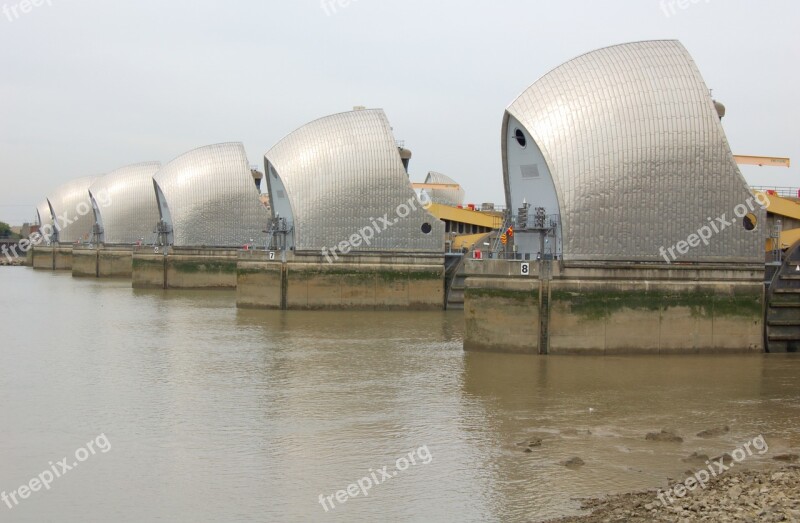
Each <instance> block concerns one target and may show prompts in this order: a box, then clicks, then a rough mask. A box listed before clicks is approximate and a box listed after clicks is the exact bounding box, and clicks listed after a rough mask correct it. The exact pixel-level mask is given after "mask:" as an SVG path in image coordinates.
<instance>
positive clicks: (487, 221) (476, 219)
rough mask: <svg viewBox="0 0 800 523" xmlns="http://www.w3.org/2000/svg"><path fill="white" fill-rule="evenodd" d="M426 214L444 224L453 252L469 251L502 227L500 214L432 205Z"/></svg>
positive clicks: (437, 204) (438, 204)
mask: <svg viewBox="0 0 800 523" xmlns="http://www.w3.org/2000/svg"><path fill="white" fill-rule="evenodd" d="M428 212H429V213H431V214H432V215H434V216H435V217H436V218H438V219H439V220H442V221H443V222H444V224H445V232H446V233H447V236H448V238H450V239H451V242H452V244H451V248H452V249H454V250H462V249H470V248H472V246H473V245H475V243H476V242H478V241H479V240H480V239H481V238H483V237H484V236H486V235H487V234H488V233H490V232H492V231H494V230H496V229H499V228H500V227H502V226H503V215H502V213H499V212H495V211H478V210H472V209H469V208H466V209H463V208H458V207H453V206H450V205H442V204H440V203H432V204H431V205H430V207H428Z"/></svg>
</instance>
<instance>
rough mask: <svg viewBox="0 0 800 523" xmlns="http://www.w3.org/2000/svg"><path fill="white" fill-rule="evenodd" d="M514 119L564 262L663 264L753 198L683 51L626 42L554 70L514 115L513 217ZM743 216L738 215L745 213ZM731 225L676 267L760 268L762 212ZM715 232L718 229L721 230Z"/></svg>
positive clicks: (674, 45) (517, 104) (673, 44)
mask: <svg viewBox="0 0 800 523" xmlns="http://www.w3.org/2000/svg"><path fill="white" fill-rule="evenodd" d="M509 115H510V116H513V117H514V118H516V119H517V120H519V122H521V123H522V125H523V126H524V127H525V129H526V130H527V131H528V133H529V134H530V135H531V136H532V137H533V139H534V141H535V142H536V144H537V145H538V146H539V148H540V149H541V152H542V154H543V156H544V158H545V161H546V163H547V166H548V167H549V169H550V172H551V174H552V177H553V182H554V184H555V187H556V191H557V194H558V200H559V204H560V207H561V222H562V227H563V229H562V234H563V257H564V259H565V260H631V261H649V260H652V261H658V260H660V261H664V257H663V256H662V255H660V254H659V250H660V248H661V247H662V246H663V247H666V248H669V247H672V246H674V245H676V244H677V243H678V242H680V241H685V240H687V238H688V237H689V236H690V235H691V234H694V233H696V232H697V231H698V229H700V228H701V227H703V226H708V225H709V220H711V221H714V220H715V219H716V218H718V217H723V215H724V219H725V220H726V221H730V220H731V218H732V217H734V211H735V209H736V208H737V206H738V205H740V204H745V203H746V202H747V201H748V200H749V198H751V193H750V191H749V189H748V186H747V183H746V182H745V180H744V178H743V177H742V175H741V173H740V172H739V169H738V167H737V165H736V162H735V161H734V158H733V156H732V154H731V150H730V146H729V144H728V141H727V139H726V137H725V133H724V131H723V128H722V124H721V122H720V120H719V117H718V115H717V112H716V109H715V107H714V104H713V101H712V99H711V97H710V94H709V90H708V87H707V86H706V84H705V82H704V81H703V78H702V76H701V75H700V72H699V70H698V69H697V66H696V65H695V63H694V61H693V60H692V58H691V56H690V55H689V53H688V52H687V51H686V49H685V48H684V47H683V46H682V45H681V44H680V43H679V42H677V41H650V42H638V43H631V44H623V45H618V46H614V47H609V48H606V49H600V50H598V51H594V52H591V53H588V54H586V55H583V56H580V57H578V58H575V59H574V60H571V61H570V62H567V63H566V64H564V65H562V66H560V67H558V68H556V69H555V70H553V71H551V72H550V73H548V74H547V75H545V76H544V77H542V78H541V79H540V80H538V81H537V82H536V83H535V84H533V85H532V86H531V87H530V88H528V90H526V91H525V92H524V93H523V94H522V95H521V96H520V97H519V98H518V99H517V100H516V101H514V102H513V103H512V104H511V105H510V106H509V107H508V109H507V113H506V117H505V119H504V126H503V127H504V128H503V171H504V172H503V174H504V179H505V185H506V200H507V204H508V206H509V207H512V206H513V205H515V204H517V203H518V202H517V200H519V201H521V200H522V196H524V195H516V197H515V195H512V194H511V190H510V188H509V187H510V185H509V162H508V156H509V155H508V151H509V150H510V149H509V148H511V147H514V146H516V145H517V144H515V143H512V142H513V140H509V139H508V136H509V134H508V133H509V131H510V130H509V129H508V125H509ZM740 209H741V208H740ZM754 214H756V216H757V218H758V220H759V224H761V225H760V226H759V227H758V228H757V229H756V230H755V231H747V230H745V228H744V227H743V225H742V220H741V219H739V218H736V219H735V223H734V224H733V225H732V226H728V227H726V228H725V229H724V230H722V231H720V232H719V233H718V234H716V233H715V234H714V237H713V238H711V240H710V241H709V242H708V245H704V244H702V243H701V244H700V245H699V246H697V247H693V248H691V249H690V250H689V252H688V253H686V255H685V256H680V257H679V258H678V261H744V262H759V261H763V248H764V232H763V231H764V230H765V227H764V224H765V223H766V222H765V213H764V212H763V211H762V210H761V208H760V206H758V205H756V212H755V213H754ZM718 223H719V222H718Z"/></svg>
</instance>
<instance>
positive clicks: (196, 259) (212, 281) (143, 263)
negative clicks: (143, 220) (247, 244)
mask: <svg viewBox="0 0 800 523" xmlns="http://www.w3.org/2000/svg"><path fill="white" fill-rule="evenodd" d="M237 253H238V250H235V249H189V248H182V247H179V248H174V247H170V248H169V250H168V251H167V255H166V256H165V255H164V253H163V252H154V249H153V248H152V247H142V248H140V249H137V250H135V251H134V252H133V258H132V278H131V279H132V281H133V287H134V288H139V289H153V288H155V289H229V290H233V289H235V288H236V262H237Z"/></svg>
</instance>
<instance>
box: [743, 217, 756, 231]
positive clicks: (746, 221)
mask: <svg viewBox="0 0 800 523" xmlns="http://www.w3.org/2000/svg"><path fill="white" fill-rule="evenodd" d="M742 225H744V228H745V229H746V230H748V231H752V230H754V229H755V228H756V225H758V218H756V215H755V214H752V213H751V214H748V215H747V216H745V217H744V218H742Z"/></svg>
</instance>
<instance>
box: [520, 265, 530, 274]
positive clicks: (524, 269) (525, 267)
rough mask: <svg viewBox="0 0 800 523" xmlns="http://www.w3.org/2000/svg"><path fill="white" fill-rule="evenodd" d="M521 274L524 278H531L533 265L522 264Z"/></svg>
mask: <svg viewBox="0 0 800 523" xmlns="http://www.w3.org/2000/svg"><path fill="white" fill-rule="evenodd" d="M519 272H520V274H522V275H523V276H530V275H531V264H530V263H523V264H520V266H519Z"/></svg>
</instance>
